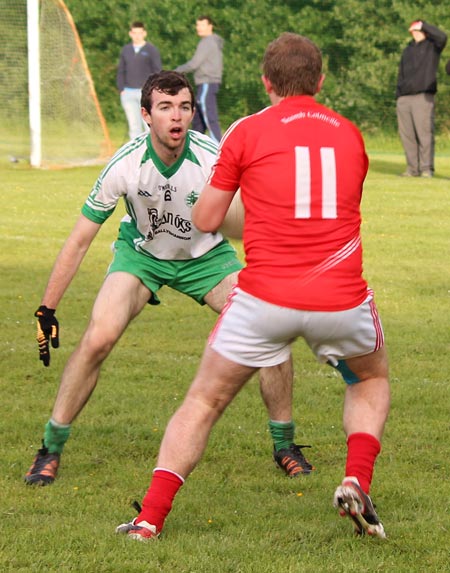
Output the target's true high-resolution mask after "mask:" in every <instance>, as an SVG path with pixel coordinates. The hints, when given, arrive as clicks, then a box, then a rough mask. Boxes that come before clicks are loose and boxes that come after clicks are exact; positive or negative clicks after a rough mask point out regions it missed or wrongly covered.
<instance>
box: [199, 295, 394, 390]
mask: <svg viewBox="0 0 450 573" xmlns="http://www.w3.org/2000/svg"><path fill="white" fill-rule="evenodd" d="M299 337H302V338H304V339H305V341H306V342H307V344H308V345H309V347H310V348H311V350H312V351H313V353H314V354H315V356H316V358H317V359H318V361H319V362H328V363H329V364H330V365H331V366H334V367H336V368H338V369H339V370H341V368H340V366H341V365H342V363H343V362H344V361H345V360H346V359H347V358H354V357H355V356H363V355H365V354H370V353H371V352H375V351H376V350H379V349H380V348H381V347H382V346H383V344H384V336H383V328H382V326H381V322H380V319H379V317H378V312H377V309H376V306H375V302H374V300H373V293H372V291H368V296H367V298H366V300H365V301H364V302H363V303H361V304H360V305H359V306H357V307H355V308H351V309H349V310H342V311H333V312H317V311H308V310H296V309H293V308H286V307H281V306H277V305H274V304H270V303H268V302H265V301H263V300H261V299H259V298H256V297H254V296H252V295H250V294H248V293H246V292H244V291H243V290H241V289H240V288H239V287H235V288H234V289H233V291H232V293H231V294H230V296H229V298H228V302H227V304H226V305H225V307H224V309H223V311H222V313H221V315H220V317H219V319H218V321H217V323H216V325H215V327H214V330H213V331H212V332H211V334H210V336H209V339H208V343H209V345H210V346H211V348H213V349H214V350H215V351H216V352H218V353H219V354H221V355H222V356H224V357H225V358H228V359H229V360H232V361H233V362H237V363H238V364H243V365H244V366H252V367H255V368H262V367H265V366H275V365H276V364H281V363H282V362H285V361H286V360H287V359H288V358H289V355H290V353H291V343H292V342H293V341H294V340H295V339H296V338H299ZM343 369H344V370H345V364H344V368H343ZM341 373H342V374H343V376H344V379H345V380H346V382H349V383H352V382H357V380H351V379H347V377H346V376H345V372H342V370H341Z"/></svg>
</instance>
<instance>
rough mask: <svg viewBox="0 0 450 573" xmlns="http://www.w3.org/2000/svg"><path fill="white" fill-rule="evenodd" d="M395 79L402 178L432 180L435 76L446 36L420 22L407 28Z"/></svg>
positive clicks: (440, 31) (437, 29)
mask: <svg viewBox="0 0 450 573" xmlns="http://www.w3.org/2000/svg"><path fill="white" fill-rule="evenodd" d="M409 32H410V33H411V34H412V37H413V39H412V41H411V42H410V43H409V44H408V45H407V46H406V48H405V49H404V50H403V54H402V58H401V61H400V67H399V71H398V80H397V92H396V97H397V119H398V131H399V134H400V139H401V140H402V144H403V148H404V150H405V155H406V162H407V170H406V171H405V172H404V173H403V176H406V177H418V176H422V177H433V174H434V95H435V93H436V91H437V81H436V74H437V69H438V65H439V58H440V56H441V52H442V50H443V49H444V47H445V44H446V43H447V35H446V34H445V33H444V32H442V30H439V28H436V26H432V25H431V24H427V23H426V22H423V21H422V20H417V21H415V22H413V23H412V24H411V26H410V27H409Z"/></svg>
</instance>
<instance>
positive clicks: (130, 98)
mask: <svg viewBox="0 0 450 573" xmlns="http://www.w3.org/2000/svg"><path fill="white" fill-rule="evenodd" d="M120 103H121V104H122V107H123V109H124V111H125V115H126V116H127V121H128V135H129V136H130V139H134V138H135V137H137V136H138V135H140V134H141V133H142V132H143V131H148V126H147V124H146V123H145V121H144V120H143V119H142V115H141V90H138V89H132V88H125V89H124V90H123V92H122V93H121V94H120Z"/></svg>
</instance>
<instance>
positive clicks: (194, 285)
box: [108, 239, 243, 304]
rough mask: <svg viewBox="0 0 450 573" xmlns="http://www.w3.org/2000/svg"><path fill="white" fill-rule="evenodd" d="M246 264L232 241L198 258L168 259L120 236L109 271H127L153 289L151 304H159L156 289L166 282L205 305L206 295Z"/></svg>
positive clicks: (115, 244) (223, 243)
mask: <svg viewBox="0 0 450 573" xmlns="http://www.w3.org/2000/svg"><path fill="white" fill-rule="evenodd" d="M242 266H243V265H242V263H241V262H240V261H239V259H238V258H237V255H236V251H235V249H234V248H233V247H232V246H231V245H230V243H229V242H228V241H222V243H219V244H218V245H217V247H214V248H213V249H211V251H208V252H207V253H205V254H204V255H202V256H201V257H198V258H197V259H188V260H185V261H164V260H161V259H157V258H156V257H152V256H151V255H143V254H142V253H138V252H137V251H135V250H134V249H133V247H131V246H130V245H129V244H128V243H127V242H126V241H125V240H124V239H117V241H115V243H114V258H113V260H112V263H111V264H110V266H109V268H108V274H110V273H115V272H125V273H130V274H131V275H134V276H136V277H138V278H139V279H140V280H141V281H142V282H143V283H144V285H145V286H146V287H147V288H148V289H149V290H151V292H152V296H151V297H150V300H149V301H148V302H149V304H159V302H160V301H159V299H158V297H157V296H156V292H158V290H159V289H160V288H161V287H162V286H164V285H167V286H169V287H170V288H173V289H175V290H177V291H178V292H181V293H183V294H186V295H187V296H190V297H191V298H193V299H194V300H196V301H197V302H198V303H199V304H205V302H204V300H203V298H204V297H205V295H207V294H208V293H209V291H210V290H212V289H213V288H214V287H215V286H216V285H218V284H219V283H220V282H221V281H222V280H223V279H224V278H225V277H226V276H228V275H230V274H231V273H234V272H238V271H240V270H241V269H242Z"/></svg>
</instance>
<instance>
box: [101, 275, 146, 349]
mask: <svg viewBox="0 0 450 573" xmlns="http://www.w3.org/2000/svg"><path fill="white" fill-rule="evenodd" d="M150 294H151V293H150V291H149V289H148V288H147V287H146V286H145V285H144V284H143V283H142V282H141V281H140V279H139V278H138V277H136V276H134V275H132V274H130V273H126V272H113V273H110V274H108V275H107V277H106V278H105V280H104V282H103V285H102V286H101V288H100V291H99V293H98V295H97V298H96V300H95V303H94V307H93V309H92V316H91V322H90V329H91V330H92V329H94V330H96V331H101V332H102V334H103V335H104V336H105V337H106V338H111V339H113V340H114V339H117V338H118V337H119V336H120V335H121V334H122V332H123V331H124V330H125V328H126V327H127V325H128V324H129V322H130V321H131V320H132V319H133V318H134V317H135V316H136V315H137V314H139V312H140V311H141V310H142V308H143V307H144V306H145V304H146V303H147V302H148V300H149V298H150Z"/></svg>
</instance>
